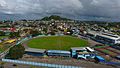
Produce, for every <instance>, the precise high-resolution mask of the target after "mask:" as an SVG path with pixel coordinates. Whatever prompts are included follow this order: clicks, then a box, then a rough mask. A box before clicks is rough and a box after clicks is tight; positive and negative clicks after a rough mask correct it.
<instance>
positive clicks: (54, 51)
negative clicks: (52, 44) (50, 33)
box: [47, 50, 70, 54]
mask: <svg viewBox="0 0 120 68" xmlns="http://www.w3.org/2000/svg"><path fill="white" fill-rule="evenodd" d="M47 52H49V53H50V52H51V53H68V54H70V51H63V50H48V51H47Z"/></svg>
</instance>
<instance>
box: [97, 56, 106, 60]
mask: <svg viewBox="0 0 120 68" xmlns="http://www.w3.org/2000/svg"><path fill="white" fill-rule="evenodd" d="M96 57H97V58H98V59H99V60H105V59H104V58H103V57H101V56H96Z"/></svg>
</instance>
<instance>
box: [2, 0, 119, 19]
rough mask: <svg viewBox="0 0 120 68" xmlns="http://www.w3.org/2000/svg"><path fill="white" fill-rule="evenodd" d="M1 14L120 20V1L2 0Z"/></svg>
mask: <svg viewBox="0 0 120 68" xmlns="http://www.w3.org/2000/svg"><path fill="white" fill-rule="evenodd" d="M0 12H2V13H6V14H27V15H29V14H34V15H35V14H45V15H46V14H49V13H50V14H54V13H60V14H65V15H68V16H76V17H78V18H79V17H80V16H98V17H99V16H100V17H113V18H120V0H0ZM37 17H38V16H37Z"/></svg>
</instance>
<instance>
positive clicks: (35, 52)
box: [25, 48, 45, 56]
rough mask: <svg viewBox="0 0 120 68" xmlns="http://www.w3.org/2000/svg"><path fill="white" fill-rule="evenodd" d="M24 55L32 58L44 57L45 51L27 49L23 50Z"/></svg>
mask: <svg viewBox="0 0 120 68" xmlns="http://www.w3.org/2000/svg"><path fill="white" fill-rule="evenodd" d="M25 54H28V55H32V56H44V55H45V49H35V48H27V49H25Z"/></svg>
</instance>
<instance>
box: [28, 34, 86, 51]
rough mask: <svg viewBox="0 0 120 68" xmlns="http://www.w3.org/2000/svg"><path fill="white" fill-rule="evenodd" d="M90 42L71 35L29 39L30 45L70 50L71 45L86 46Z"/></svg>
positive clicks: (32, 46) (40, 47)
mask: <svg viewBox="0 0 120 68" xmlns="http://www.w3.org/2000/svg"><path fill="white" fill-rule="evenodd" d="M87 45H88V42H87V41H85V40H83V39H79V38H75V37H71V36H50V37H40V38H36V39H32V40H29V41H28V46H29V47H31V48H39V49H53V50H70V48H71V47H85V46H87Z"/></svg>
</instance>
